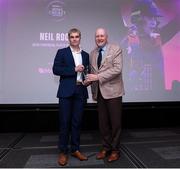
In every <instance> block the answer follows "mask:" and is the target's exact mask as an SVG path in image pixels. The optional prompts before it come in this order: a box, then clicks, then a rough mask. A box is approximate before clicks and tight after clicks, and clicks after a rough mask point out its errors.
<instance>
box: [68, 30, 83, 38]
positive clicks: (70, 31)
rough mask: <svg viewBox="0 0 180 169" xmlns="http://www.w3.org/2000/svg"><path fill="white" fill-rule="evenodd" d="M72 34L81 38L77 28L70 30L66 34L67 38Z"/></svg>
mask: <svg viewBox="0 0 180 169" xmlns="http://www.w3.org/2000/svg"><path fill="white" fill-rule="evenodd" d="M72 33H78V34H79V36H80V37H81V31H80V30H79V29H77V28H72V29H70V30H69V32H68V38H70V35H71V34H72Z"/></svg>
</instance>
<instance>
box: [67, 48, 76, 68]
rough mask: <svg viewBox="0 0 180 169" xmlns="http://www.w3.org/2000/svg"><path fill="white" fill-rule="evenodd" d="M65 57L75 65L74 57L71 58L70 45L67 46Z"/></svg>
mask: <svg viewBox="0 0 180 169" xmlns="http://www.w3.org/2000/svg"><path fill="white" fill-rule="evenodd" d="M67 57H68V58H69V60H70V62H71V64H72V65H74V66H75V62H74V58H73V55H72V52H71V49H70V47H67Z"/></svg>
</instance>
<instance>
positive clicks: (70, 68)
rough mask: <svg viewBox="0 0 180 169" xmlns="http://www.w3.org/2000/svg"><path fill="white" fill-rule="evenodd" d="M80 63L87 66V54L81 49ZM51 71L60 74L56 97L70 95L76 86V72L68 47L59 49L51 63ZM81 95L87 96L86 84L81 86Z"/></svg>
mask: <svg viewBox="0 0 180 169" xmlns="http://www.w3.org/2000/svg"><path fill="white" fill-rule="evenodd" d="M81 55H82V64H83V65H84V67H87V66H89V54H88V53H86V52H85V51H83V50H82V52H81ZM53 73H54V74H55V75H58V76H60V83H59V88H58V92H57V97H58V98H60V97H70V96H72V95H73V93H74V91H75V88H76V78H77V72H75V62H74V58H73V55H72V52H71V49H70V47H67V48H63V49H59V50H58V51H57V54H56V57H55V59H54V64H53ZM82 90H83V91H82V92H83V96H84V97H85V98H88V91H87V87H86V86H82Z"/></svg>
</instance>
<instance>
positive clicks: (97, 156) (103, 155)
mask: <svg viewBox="0 0 180 169" xmlns="http://www.w3.org/2000/svg"><path fill="white" fill-rule="evenodd" d="M106 156H107V151H106V150H101V151H100V152H99V153H97V155H96V159H97V160H101V159H104V158H105V157H106Z"/></svg>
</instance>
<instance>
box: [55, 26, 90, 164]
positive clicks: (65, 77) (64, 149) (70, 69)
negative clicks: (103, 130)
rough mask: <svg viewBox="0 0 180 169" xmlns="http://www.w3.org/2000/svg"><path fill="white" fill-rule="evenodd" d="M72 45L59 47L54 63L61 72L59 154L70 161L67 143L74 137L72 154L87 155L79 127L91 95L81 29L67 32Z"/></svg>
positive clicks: (56, 69)
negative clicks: (86, 83) (87, 84)
mask: <svg viewBox="0 0 180 169" xmlns="http://www.w3.org/2000/svg"><path fill="white" fill-rule="evenodd" d="M68 39H69V46H68V47H67V48H63V49H59V50H58V51H57V54H56V57H55V59H54V64H53V73H54V74H55V75H58V76H60V83H59V89H58V93H57V97H58V98H59V120H60V133H59V145H58V146H59V150H60V154H59V158H58V163H59V165H61V166H64V165H66V164H67V163H68V143H69V137H71V141H70V145H71V155H72V156H74V157H76V158H78V159H79V160H81V161H83V160H87V159H88V158H87V157H86V156H85V155H83V154H82V153H81V152H80V128H81V121H82V116H83V109H84V105H85V103H86V101H87V98H88V91H87V86H86V85H84V84H83V74H84V73H83V72H84V69H85V68H86V67H88V66H89V54H88V53H86V52H85V51H83V50H82V49H81V48H80V40H81V32H80V31H79V30H78V29H76V28H73V29H71V30H70V31H69V32H68Z"/></svg>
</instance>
